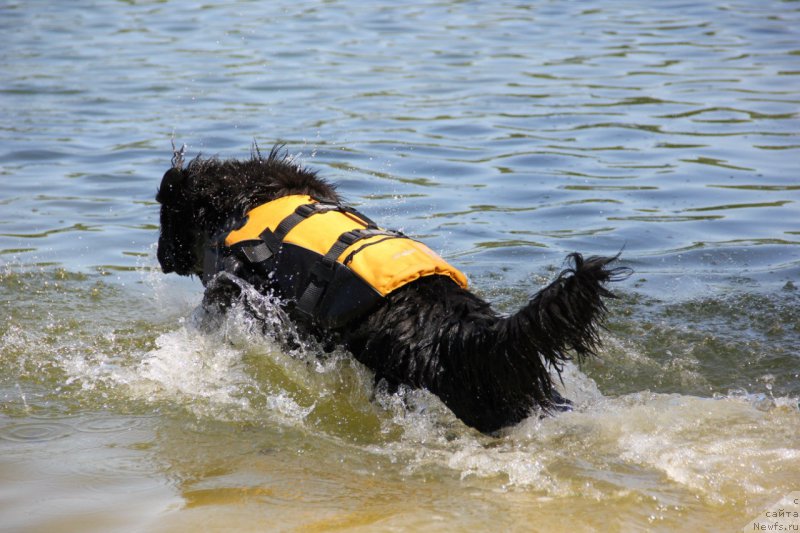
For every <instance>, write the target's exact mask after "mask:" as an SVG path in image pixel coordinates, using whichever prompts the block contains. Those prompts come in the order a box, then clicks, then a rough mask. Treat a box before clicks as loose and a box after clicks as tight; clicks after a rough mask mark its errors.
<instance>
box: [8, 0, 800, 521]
mask: <svg viewBox="0 0 800 533" xmlns="http://www.w3.org/2000/svg"><path fill="white" fill-rule="evenodd" d="M799 18H800V10H799V9H798V6H797V4H796V3H794V2H771V3H763V2H762V3H758V2H750V1H743V2H739V1H737V2H734V3H715V2H710V3H700V4H693V5H687V4H685V3H676V2H660V3H657V4H652V5H649V4H641V3H630V2H626V1H622V0H615V1H611V2H604V3H602V4H600V5H596V6H587V5H585V4H582V3H564V2H557V1H544V2H537V3H523V4H520V3H511V2H503V1H501V2H467V3H464V2H438V1H433V0H431V1H427V0H426V1H423V2H421V3H414V4H408V3H391V4H376V3H361V2H349V1H337V2H327V3H324V4H320V3H316V2H302V1H301V2H294V3H288V2H277V3H275V2H273V3H270V4H269V5H268V7H267V4H263V5H262V4H258V3H247V2H228V3H224V4H206V5H197V4H193V3H191V2H184V1H175V2H169V3H161V2H146V1H145V2H138V1H137V2H118V3H93V2H88V1H79V2H69V3H57V4H53V5H49V6H47V9H43V6H42V5H39V4H37V3H23V2H19V3H17V2H10V3H9V2H6V3H4V4H3V5H2V6H0V30H2V35H3V46H2V47H0V66H2V70H3V73H4V78H3V81H4V84H3V85H2V86H1V87H0V100H2V103H3V106H2V109H3V118H4V120H3V121H2V124H0V179H2V180H3V188H2V194H0V309H2V313H3V320H2V321H0V376H2V377H0V477H2V479H4V480H8V482H7V483H3V484H2V485H0V517H2V523H3V525H4V526H5V527H6V528H10V529H11V530H20V531H26V530H75V531H110V530H122V531H127V530H137V531H138V530H148V531H149V530H163V531H184V530H188V529H189V528H196V529H213V528H218V529H223V528H224V529H226V530H231V529H233V530H237V529H239V530H245V531H247V530H264V529H276V528H278V527H283V528H285V529H292V528H298V529H303V530H326V529H332V528H341V529H369V530H375V529H378V530H380V529H402V530H430V529H442V530H448V531H451V530H484V529H500V530H526V531H527V530H531V529H533V530H536V529H541V530H543V531H544V530H546V531H550V530H555V531H563V530H603V531H605V530H675V529H699V530H710V529H719V530H738V529H740V528H741V527H742V526H744V525H745V524H746V523H747V522H748V521H750V520H752V519H753V517H754V516H756V515H757V514H758V513H759V512H761V511H762V510H763V509H765V508H767V507H768V506H769V505H771V504H773V503H774V502H776V501H778V500H779V499H780V497H782V496H783V495H784V494H788V493H789V492H791V491H793V490H800V485H798V476H797V472H800V440H798V435H800V427H798V426H800V410H799V409H798V397H800V385H798V384H800V375H799V374H798V372H800V364H799V363H798V353H800V323H798V313H797V309H798V308H800V301H798V295H799V294H800V293H798V291H797V283H798V273H800V259H799V258H800V254H798V243H799V242H800V241H799V240H798V238H799V237H798V235H800V226H798V223H800V216H798V200H800V196H799V195H798V191H800V186H798V185H797V172H796V170H797V163H796V161H797V160H798V152H799V151H800V142H798V139H797V132H798V129H799V128H798V126H799V125H800V124H799V122H798V112H797V104H798V102H799V101H800V97H799V95H798V85H797V76H798V74H800V70H799V69H798V68H797V65H798V56H800V49H799V48H800V47H798V44H797V43H798V42H800V40H799V39H798V38H799V37H800V35H798V31H799V30H798V28H800V20H798V19H799ZM173 136H174V137H175V141H176V143H181V142H186V143H187V144H189V153H191V154H195V153H198V152H203V153H204V154H205V155H213V154H220V155H221V156H246V155H247V150H248V147H249V145H250V143H251V141H252V140H253V139H255V140H257V141H258V142H259V143H260V144H261V145H262V146H263V147H268V146H269V145H270V144H271V143H272V142H275V141H277V140H280V139H283V140H284V141H286V143H287V148H288V149H289V151H290V152H291V153H292V154H293V155H296V156H297V157H298V158H299V159H300V160H301V161H303V162H305V163H307V164H309V165H311V166H313V167H314V168H316V169H319V170H320V172H321V174H322V175H323V176H326V177H329V178H331V179H333V180H335V181H336V182H337V183H338V184H339V188H340V190H341V191H342V193H343V194H344V195H345V196H346V197H347V198H348V199H349V200H350V201H351V202H352V203H354V204H356V205H358V206H359V207H360V208H361V209H363V210H364V211H365V212H366V213H368V214H369V215H370V216H374V217H375V218H376V219H378V220H380V221H381V223H382V224H383V225H385V226H388V227H395V228H398V229H401V230H403V231H405V232H407V233H408V234H411V235H414V236H417V237H420V238H424V239H425V241H426V242H427V243H428V244H430V245H431V246H432V247H433V248H434V249H436V250H440V251H442V252H443V254H444V255H445V256H447V257H449V258H450V259H452V260H453V261H454V262H455V263H457V265H458V266H459V267H460V268H463V269H464V270H465V271H466V272H467V274H468V275H469V276H470V278H471V283H472V286H473V287H475V288H476V290H477V291H479V292H480V293H481V295H483V296H485V297H486V298H487V299H489V300H490V301H492V302H493V303H494V304H495V305H496V306H497V307H498V308H499V309H501V310H503V311H510V310H512V309H514V308H516V307H518V306H519V305H521V304H522V303H523V302H524V301H525V300H526V298H527V297H528V296H529V295H530V293H531V292H532V291H533V290H535V288H537V287H539V286H541V285H543V284H544V283H546V282H547V280H548V279H549V278H550V277H551V276H552V275H553V274H554V273H555V272H556V271H557V270H558V268H559V267H560V266H561V264H562V261H563V258H564V256H565V255H566V254H567V253H569V252H572V251H575V250H578V251H582V252H584V253H588V254H592V253H603V254H613V253H616V252H618V251H620V250H622V251H623V258H624V261H625V263H626V264H627V265H628V266H631V267H633V268H634V270H635V271H636V274H635V276H633V277H632V278H631V279H630V281H629V282H627V284H625V285H623V286H621V287H619V288H618V289H619V292H620V295H621V299H620V300H619V301H617V302H614V303H613V305H612V308H611V317H610V321H609V331H608V332H607V333H606V334H605V341H606V342H605V349H604V350H603V353H602V354H601V356H602V357H600V358H598V359H593V360H590V361H587V362H586V363H585V364H584V365H583V366H582V367H581V368H577V367H576V366H569V367H568V368H567V373H566V375H565V379H564V387H565V388H566V393H567V394H568V396H569V397H571V398H573V400H574V401H575V403H576V405H577V409H576V411H575V412H573V413H569V414H565V415H563V416H559V417H557V418H548V419H539V418H537V417H535V416H534V417H531V418H530V419H528V420H527V421H525V422H523V423H522V424H520V425H519V426H517V427H515V428H510V429H508V430H506V431H505V432H504V433H503V434H502V435H499V436H496V437H487V436H483V435H479V434H476V433H474V432H472V431H470V430H469V429H467V428H465V427H464V426H463V425H462V424H461V423H460V422H458V421H457V420H456V419H455V418H454V417H453V416H452V414H451V413H449V411H447V409H445V408H444V407H443V406H442V404H441V403H440V402H439V401H438V400H437V399H436V398H435V397H433V396H430V395H428V394H426V393H424V392H420V391H416V392H414V391H401V392H400V393H399V394H395V395H392V394H388V393H387V392H386V391H383V390H376V389H375V388H374V387H373V384H372V378H371V375H370V374H369V372H368V371H367V370H366V369H364V368H363V367H361V366H360V365H358V364H356V363H355V362H354V361H353V360H352V359H351V358H349V357H348V356H347V354H345V353H338V352H336V353H333V354H330V355H329V356H327V357H324V358H320V357H318V355H319V353H318V350H317V349H316V348H315V347H313V346H308V347H305V348H303V349H300V350H295V351H294V352H291V353H289V352H287V351H286V350H285V349H284V348H282V347H281V345H280V343H278V342H275V340H274V339H273V338H272V337H270V336H267V337H266V338H265V337H263V336H261V335H257V334H255V333H254V331H253V328H252V326H251V324H250V322H249V320H248V319H247V317H244V316H239V315H234V316H232V317H230V318H229V319H228V320H227V321H226V322H225V323H224V324H222V328H221V329H220V331H218V332H216V333H201V332H200V331H199V330H198V329H197V327H196V326H195V319H196V318H197V317H196V315H195V314H194V313H193V309H194V307H195V306H196V304H197V302H198V300H199V297H200V288H199V284H198V282H197V281H196V280H189V279H178V278H175V277H173V276H163V275H161V274H160V273H158V272H156V271H155V270H156V267H155V259H154V248H153V243H154V241H155V240H156V235H157V228H158V226H157V224H158V217H157V211H156V210H157V206H156V205H155V203H154V201H153V195H154V193H155V189H156V187H157V184H158V180H159V178H160V176H161V174H162V173H163V171H164V170H165V169H166V168H167V166H168V164H169V158H170V155H171V153H170V139H171V138H172V137H173ZM279 318H280V317H277V316H276V317H275V324H274V328H275V329H274V331H273V333H274V334H275V335H273V337H274V336H280V334H281V331H282V328H285V327H288V326H287V325H286V324H284V323H282V322H281V321H280V320H279Z"/></svg>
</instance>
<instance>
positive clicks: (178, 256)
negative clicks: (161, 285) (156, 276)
mask: <svg viewBox="0 0 800 533" xmlns="http://www.w3.org/2000/svg"><path fill="white" fill-rule="evenodd" d="M190 193H191V190H190V183H189V174H188V172H186V171H185V170H183V169H181V168H171V169H169V170H168V171H167V172H166V174H164V177H163V178H162V179H161V186H160V187H159V188H158V193H157V194H156V201H157V202H158V203H160V204H161V234H160V235H159V238H158V253H157V255H158V262H159V263H160V264H161V270H162V271H163V272H164V273H165V274H168V273H170V272H175V273H177V274H180V275H181V276H190V275H192V274H197V275H199V274H202V261H203V255H202V254H203V245H204V242H203V241H202V239H201V238H200V237H201V231H202V228H201V227H200V226H199V225H198V224H197V221H196V220H195V212H194V206H193V201H192V195H191V194H190Z"/></svg>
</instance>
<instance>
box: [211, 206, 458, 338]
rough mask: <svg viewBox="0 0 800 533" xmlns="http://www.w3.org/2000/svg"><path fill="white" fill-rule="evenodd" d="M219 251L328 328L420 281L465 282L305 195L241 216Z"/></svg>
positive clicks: (412, 245)
mask: <svg viewBox="0 0 800 533" xmlns="http://www.w3.org/2000/svg"><path fill="white" fill-rule="evenodd" d="M223 244H224V248H225V249H226V250H228V251H231V252H232V253H234V254H236V255H237V256H238V257H240V258H241V259H242V260H244V261H245V262H246V263H248V264H249V265H250V266H251V267H253V268H257V269H260V270H261V271H262V272H261V274H262V275H264V274H266V275H268V276H270V277H272V278H274V279H276V280H277V285H278V286H279V287H281V290H280V292H281V294H280V295H281V296H282V297H283V298H284V299H288V300H293V302H294V305H295V306H296V309H297V310H299V311H300V312H301V314H304V315H307V316H308V317H309V318H311V319H312V320H315V321H317V322H320V323H322V324H323V325H326V326H333V327H336V326H339V325H343V324H344V323H346V322H347V321H349V320H351V319H353V318H355V317H357V316H358V315H363V314H364V313H366V312H368V311H369V310H370V308H371V307H372V306H373V305H375V304H376V303H377V302H378V301H379V300H380V298H382V297H384V296H386V295H388V294H389V293H391V292H392V291H394V290H397V289H398V288H400V287H402V286H404V285H406V284H407V283H410V282H412V281H414V280H416V279H419V278H421V277H424V276H432V275H441V276H447V277H449V278H450V279H452V280H453V281H454V282H455V283H457V284H458V285H459V286H461V287H462V288H466V287H467V279H466V277H465V276H464V274H462V273H461V272H460V271H459V270H457V269H456V268H454V267H453V266H451V265H450V264H448V263H447V262H446V261H445V260H444V259H442V258H441V257H440V256H439V255H437V254H436V253H435V252H433V251H432V250H431V249H430V248H428V247H427V246H425V245H424V244H422V243H421V242H418V241H415V240H413V239H411V238H409V237H406V236H405V235H403V234H402V233H400V232H396V231H387V230H384V229H382V228H379V227H377V226H376V225H375V224H374V223H373V222H372V221H371V220H370V219H369V218H367V217H366V216H364V215H362V214H361V213H359V212H358V211H356V210H354V209H352V208H350V207H347V206H343V205H340V204H330V203H324V202H319V201H317V200H315V199H313V198H311V197H310V196H305V195H292V196H285V197H282V198H278V199H276V200H273V201H271V202H268V203H266V204H263V205H261V206H258V207H256V208H254V209H252V210H250V211H249V212H248V213H247V218H246V221H245V222H244V224H243V225H241V227H239V228H238V229H235V230H233V231H230V232H229V233H228V234H227V235H225V236H224V241H223Z"/></svg>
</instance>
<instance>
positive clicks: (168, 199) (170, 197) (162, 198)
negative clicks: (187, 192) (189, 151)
mask: <svg viewBox="0 0 800 533" xmlns="http://www.w3.org/2000/svg"><path fill="white" fill-rule="evenodd" d="M185 183H186V175H185V173H184V172H183V170H182V169H180V168H171V169H169V170H167V172H166V173H165V174H164V177H163V178H161V186H160V187H159V188H158V192H157V193H156V201H157V202H158V203H160V204H161V205H166V204H173V203H175V202H176V200H179V199H180V198H181V196H182V194H181V193H182V191H183V187H184V185H185Z"/></svg>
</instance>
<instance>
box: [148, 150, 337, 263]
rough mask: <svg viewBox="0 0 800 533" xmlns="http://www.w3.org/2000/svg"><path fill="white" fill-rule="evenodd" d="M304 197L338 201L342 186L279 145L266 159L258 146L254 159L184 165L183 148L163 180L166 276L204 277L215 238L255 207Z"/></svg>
mask: <svg viewBox="0 0 800 533" xmlns="http://www.w3.org/2000/svg"><path fill="white" fill-rule="evenodd" d="M292 194H304V195H308V196H311V197H313V198H316V199H317V200H321V201H328V202H338V201H340V198H339V196H338V195H337V194H336V188H335V187H334V186H333V185H331V184H330V183H328V182H327V181H325V180H324V179H322V178H320V177H318V176H317V174H316V172H314V171H312V170H308V169H306V168H304V167H302V166H301V165H299V164H298V163H296V162H295V161H293V160H292V158H291V157H289V156H288V154H287V153H286V152H285V151H284V150H282V147H281V146H280V145H278V146H275V147H274V148H273V149H272V150H271V151H270V153H269V155H268V156H267V157H263V156H262V155H261V153H260V152H259V150H258V146H256V145H253V152H252V156H251V157H250V159H246V160H236V159H229V160H224V161H221V160H219V159H217V158H215V157H212V158H208V159H205V158H201V157H200V156H197V157H196V158H194V159H193V160H192V161H190V162H189V164H188V165H186V166H185V167H184V166H183V148H181V150H179V151H175V152H174V154H173V159H172V168H171V169H169V170H168V171H167V172H166V174H164V177H163V178H162V179H161V186H160V187H159V189H158V194H156V201H158V203H160V204H161V234H160V236H159V239H158V262H159V263H160V264H161V270H163V271H164V273H165V274H167V273H170V272H175V273H177V274H180V275H182V276H191V275H198V276H200V275H202V273H203V255H204V251H205V246H206V244H207V243H208V240H209V236H212V235H215V234H217V233H218V232H219V231H220V230H222V229H223V228H225V227H226V225H227V224H229V223H230V222H231V221H235V220H240V219H241V218H242V217H244V216H245V214H246V213H247V212H248V211H249V210H250V209H252V208H254V207H256V206H259V205H262V204H264V203H267V202H269V201H271V200H274V199H276V198H280V197H282V196H288V195H292Z"/></svg>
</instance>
